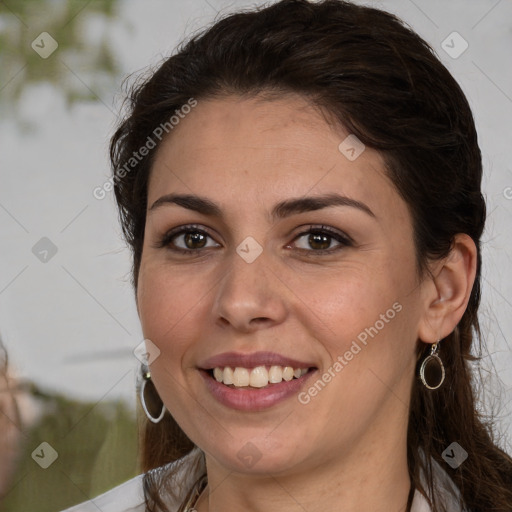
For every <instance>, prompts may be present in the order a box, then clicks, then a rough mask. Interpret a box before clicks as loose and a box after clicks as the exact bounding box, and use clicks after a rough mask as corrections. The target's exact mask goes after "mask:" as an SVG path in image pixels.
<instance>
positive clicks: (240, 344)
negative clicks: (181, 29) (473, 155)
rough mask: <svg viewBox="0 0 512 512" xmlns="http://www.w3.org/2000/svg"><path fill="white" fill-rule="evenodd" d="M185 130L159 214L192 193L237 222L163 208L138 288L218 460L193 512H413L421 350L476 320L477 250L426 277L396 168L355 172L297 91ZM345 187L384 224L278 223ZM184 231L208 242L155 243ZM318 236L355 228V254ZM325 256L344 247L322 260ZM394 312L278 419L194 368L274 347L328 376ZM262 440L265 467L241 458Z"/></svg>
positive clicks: (369, 158)
mask: <svg viewBox="0 0 512 512" xmlns="http://www.w3.org/2000/svg"><path fill="white" fill-rule="evenodd" d="M170 135H171V136H169V137H168V138H167V139H165V140H164V141H163V143H162V145H161V146H160V148H159V150H158V152H157V154H156V158H155V161H154V166H153V168H152V173H151V176H150V181H149V188H148V206H149V208H150V207H151V205H153V203H154V202H155V201H156V200H157V199H159V198H160V197H161V196H163V195H165V194H169V193H183V194H196V195H199V196H202V197H206V198H208V199H209V200H211V201H213V202H215V203H216V204H217V205H218V206H219V207H220V208H221V210H222V212H223V218H222V219H220V218H217V217H212V216H208V215H204V214H201V213H198V212H195V211H192V210H189V209H186V208H183V207H182V206H178V205H175V204H166V205H163V206H161V207H158V208H154V209H152V210H149V211H148V214H147V219H146V231H145V239H144V247H143V253H142V261H141V267H140V274H139V280H138V283H137V307H138V311H139V316H140V320H141V324H142V328H143V332H144V336H145V337H146V338H149V339H150V340H152V342H153V343H155V345H157V346H158V348H159V350H160V351H161V353H160V356H159V357H158V358H156V360H155V361H154V362H153V364H152V365H151V374H152V378H153V381H154V382H155V385H156V387H157V390H158V392H159V394H160V396H161V398H162V400H163V402H164V403H165V405H166V407H167V408H168V409H169V411H170V412H171V413H172V415H173V416H174V418H175V419H176V420H177V421H178V423H179V424H180V426H181V427H182V428H183V430H184V431H185V432H186V433H187V435H188V436H189V437H190V438H191V439H192V440H193V441H194V442H195V443H196V444H197V445H198V446H199V447H200V448H201V449H202V450H203V451H204V452H205V454H206V462H207V471H208V482H209V483H208V487H207V490H206V492H204V493H203V494H202V496H201V498H200V500H199V502H198V503H197V505H196V509H197V510H198V511H199V512H204V511H207V510H210V511H220V510H243V509H245V510H251V511H260V510H261V511H265V512H267V511H268V510H271V509H272V510H280V511H281V512H287V511H292V510H294V511H295V510H307V511H310V512H317V511H318V512H319V511H325V510H338V509H339V506H340V504H343V510H344V511H354V512H355V511H361V510H372V511H375V512H379V511H382V512H384V511H386V512H389V511H395V510H396V511H399V510H405V506H406V502H407V495H408V492H409V487H410V480H409V477H408V473H407V460H406V432H407V419H408V412H409V402H410V392H411V385H412V381H413V378H415V377H414V369H415V363H416V349H417V343H418V340H421V341H422V342H425V343H433V342H435V341H437V340H438V339H440V338H443V337H444V336H446V335H448V334H449V333H450V332H451V331H452V330H453V329H454V327H455V326H456V324H457V322H458V321H459V320H460V318H461V317H462V314H463V312H464V310H465V308H466V305H467V301H468V299H469V294H470V291H471V287H472V285H473V281H474V275H475V264H476V263H475V262H476V249H475V247H474V244H473V242H472V241H471V240H470V239H469V237H467V236H466V235H458V236H457V239H456V243H455V245H454V249H453V251H452V253H451V254H450V255H449V256H448V257H447V258H445V259H444V260H441V261H438V262H435V263H432V265H431V270H432V276H429V277H425V278H421V279H420V276H419V275H418V271H417V266H416V261H415V256H414V244H413V228H412V221H411V216H410V213H409V210H408V208H407V205H406V204H405V202H404V201H403V200H402V199H401V197H400V196H399V195H398V192H397V191H396V189H395V187H394V185H393V184H392V182H391V181H390V180H389V178H387V177H386V175H385V173H384V164H383V160H382V158H381V156H380V155H379V153H377V152H376V151H374V150H371V149H370V148H366V149H365V151H364V152H363V153H362V154H361V155H360V156H359V157H358V158H357V159H356V160H355V161H349V160H348V159H347V158H346V157H345V156H344V155H343V154H342V153H341V152H340V151H339V150H338V145H339V144H340V142H342V141H343V140H344V139H345V137H346V136H347V135H348V133H347V132H346V131H344V130H343V129H342V128H341V127H340V126H338V125H333V124H330V123H328V122H327V120H326V118H325V117H324V116H322V115H321V113H320V112H319V111H318V110H317V109H314V108H313V107H312V106H311V105H310V104H309V103H308V102H307V101H306V100H305V99H303V98H301V97H299V96H293V95H290V96H286V97H285V96H283V97H282V98H281V99H278V100H272V101H268V100H263V99H261V98H259V97H255V98H250V99H249V98H241V97H233V96H229V97H223V98H217V99H210V100H204V101H203V100H201V101H199V102H198V105H197V106H196V107H195V108H194V109H193V110H192V112H191V113H190V114H188V115H187V116H186V118H185V119H183V120H182V121H180V124H179V125H178V126H177V127H176V128H175V129H174V130H173V132H172V133H171V134H170ZM332 192H337V193H339V194H341V195H344V196H347V197H349V198H352V199H355V200H357V201H360V202H362V203H364V204H365V205H366V206H367V207H368V208H369V209H370V210H371V211H372V212H373V214H374V216H372V215H369V214H368V213H366V212H364V211H362V210H360V209H357V208H355V207H351V206H331V207H328V208H324V209H320V210H316V211H311V212H303V213H298V214H294V215H291V216H290V217H287V218H283V219H277V220H272V219H271V218H270V215H269V212H270V211H271V209H272V207H273V206H274V205H275V204H276V203H278V202H280V201H283V200H286V199H291V198H300V197H303V196H318V195H323V194H327V193H332ZM187 224H197V225H198V229H202V230H206V231H208V234H209V237H208V238H206V239H205V240H206V242H204V241H199V242H197V241H196V242H195V245H194V242H193V241H192V243H191V242H190V241H189V245H185V237H184V236H183V235H182V236H180V235H178V236H177V237H176V238H174V240H173V243H174V244H175V245H176V246H178V247H181V248H191V247H192V249H191V252H190V253H189V254H186V255H184V254H179V253H176V252H173V251H172V250H171V248H172V243H170V244H169V245H168V246H167V247H158V243H159V241H160V240H161V239H162V238H163V237H164V235H165V234H166V233H167V232H168V231H169V230H170V229H172V228H175V227H178V226H185V225H187ZM310 225H313V226H314V227H321V226H322V225H324V226H328V227H330V228H332V229H334V230H337V231H339V232H341V233H346V234H347V235H349V237H350V238H351V239H352V240H353V244H352V245H344V244H341V243H340V242H338V241H337V240H336V239H335V238H327V241H326V245H324V246H322V243H321V242H320V243H319V242H316V244H315V241H313V242H311V241H308V234H307V232H308V229H309V227H310ZM192 231H194V230H193V229H192ZM304 233H306V234H304ZM299 235H300V236H299ZM248 236H250V237H253V238H254V239H255V240H256V241H257V242H258V243H259V244H260V245H261V246H262V248H263V252H262V253H261V255H260V256H259V257H258V258H257V259H256V260H255V261H254V262H253V263H250V264H249V263H247V262H246V261H245V260H244V259H242V258H241V257H240V256H239V254H238V253H237V252H236V248H237V246H238V245H239V244H240V243H241V242H242V241H243V240H244V239H245V238H246V237H248ZM205 245H206V246H205ZM324 247H327V248H329V249H336V248H337V249H339V250H335V251H333V252H331V253H330V254H319V253H318V252H317V251H318V249H319V248H324ZM192 251H195V252H192ZM394 303H399V304H400V305H401V306H402V309H401V311H400V312H399V313H397V314H396V316H395V317H394V318H393V319H392V320H390V321H389V322H387V323H385V326H384V327H383V328H382V329H380V330H379V332H378V334H377V335H374V337H373V338H369V340H368V343H367V345H366V346H363V348H362V350H361V351H360V352H359V353H358V354H357V355H355V356H354V358H353V359H352V360H351V361H350V362H348V364H347V365H346V366H345V367H344V368H343V370H342V371H340V372H338V373H336V376H335V377H334V378H332V380H331V381H330V382H329V383H328V384H327V385H326V386H325V387H324V388H323V389H322V390H321V392H319V393H318V394H317V395H316V396H315V397H313V398H312V399H311V401H310V402H309V403H308V404H306V405H304V404H301V403H300V402H299V401H298V400H297V397H296V396H293V397H291V398H288V399H286V400H285V401H284V402H281V403H279V404H277V405H275V406H273V407H272V408H270V409H268V410H264V411H259V412H242V411H237V410H233V409H230V408H228V407H226V406H224V405H222V404H220V403H219V402H217V401H216V400H214V399H213V398H212V396H211V395H210V394H209V392H208V391H207V388H206V386H205V384H204V382H203V379H202V378H201V376H200V375H199V372H198V370H197V366H198V364H199V362H200V361H204V360H205V359H206V358H208V357H211V356H213V355H217V354H220V353H222V352H226V351H237V352H242V353H252V352H256V351H260V350H270V351H274V352H278V353H280V354H283V355H285V356H290V357H293V358H295V359H298V360H301V361H306V362H311V363H314V366H316V367H317V368H318V373H317V375H316V377H315V378H314V379H313V380H310V383H311V384H312V383H313V382H314V381H315V380H317V378H318V377H320V376H321V375H322V374H323V373H324V372H326V371H327V370H328V369H329V368H331V367H332V366H333V364H334V362H335V361H336V359H337V357H338V356H343V354H345V352H346V351H347V350H348V349H349V348H350V346H351V344H352V341H353V340H355V339H356V338H357V336H358V334H360V333H361V332H362V331H364V330H365V328H368V327H370V326H374V325H375V323H376V321H377V320H378V319H379V318H380V315H381V314H385V313H386V311H387V310H389V309H390V308H391V307H392V305H393V304H394ZM309 385H310V384H309ZM309 385H308V386H309ZM248 442H250V443H252V444H253V445H254V446H255V447H256V449H257V451H258V453H259V454H260V455H261V458H260V459H259V460H258V462H257V463H256V464H254V465H253V466H252V467H247V466H246V465H245V464H244V462H243V461H242V460H241V459H240V458H239V457H238V456H237V454H238V452H239V451H240V450H241V449H242V448H243V447H244V446H246V443H248Z"/></svg>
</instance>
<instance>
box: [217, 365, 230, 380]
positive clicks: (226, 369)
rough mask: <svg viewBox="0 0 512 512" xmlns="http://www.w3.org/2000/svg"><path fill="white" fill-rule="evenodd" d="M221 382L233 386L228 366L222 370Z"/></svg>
mask: <svg viewBox="0 0 512 512" xmlns="http://www.w3.org/2000/svg"><path fill="white" fill-rule="evenodd" d="M219 370H220V368H219ZM214 371H215V370H214ZM222 381H223V382H224V384H233V370H232V369H231V368H230V367H229V366H227V367H226V368H224V378H223V379H222Z"/></svg>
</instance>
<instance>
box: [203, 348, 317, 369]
mask: <svg viewBox="0 0 512 512" xmlns="http://www.w3.org/2000/svg"><path fill="white" fill-rule="evenodd" d="M226 366H229V367H231V368H236V367H237V366H239V367H241V368H255V367H256V366H291V367H292V368H310V367H312V366H314V365H313V364H311V363H305V362H303V361H298V360H297V359H292V358H291V357H286V356H283V355H281V354H276V353H275V352H253V353H252V354H241V353H238V352H223V353H222V354H218V355H216V356H213V357H210V358H208V359H206V360H205V361H202V362H201V363H200V364H198V367H199V368H201V369H203V370H212V369H213V368H217V367H218V368H225V367H226Z"/></svg>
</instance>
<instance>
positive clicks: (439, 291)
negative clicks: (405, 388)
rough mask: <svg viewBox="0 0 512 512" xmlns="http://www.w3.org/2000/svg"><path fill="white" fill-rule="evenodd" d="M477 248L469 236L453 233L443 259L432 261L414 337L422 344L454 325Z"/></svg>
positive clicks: (462, 307)
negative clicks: (448, 248) (452, 238)
mask: <svg viewBox="0 0 512 512" xmlns="http://www.w3.org/2000/svg"><path fill="white" fill-rule="evenodd" d="M476 266H477V250H476V245H475V242H474V241H473V239H472V238H471V237H470V236H469V235H467V234H465V233H459V234H457V235H455V239H454V242H453V246H452V249H451V251H450V253H449V254H448V256H446V258H443V259H442V260H440V261H436V262H434V264H433V265H432V268H431V273H432V275H431V277H427V278H425V282H424V283H423V286H424V294H423V296H424V310H423V315H422V317H421V319H420V324H419V329H418V337H419V339H420V340H422V341H424V342H425V343H435V342H436V341H437V340H439V339H442V338H445V337H446V336H448V335H449V334H450V333H451V332H452V331H453V330H454V329H455V327H456V326H457V324H458V323H459V321H460V319H461V318H462V315H463V314H464V312H465V311H466V307H467V305H468V302H469V298H470V296H471V290H472V289H473V283H474V282H475V276H476Z"/></svg>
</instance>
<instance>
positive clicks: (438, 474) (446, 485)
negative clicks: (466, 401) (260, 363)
mask: <svg viewBox="0 0 512 512" xmlns="http://www.w3.org/2000/svg"><path fill="white" fill-rule="evenodd" d="M197 453H198V449H197V448H195V449H194V450H193V451H192V452H191V453H189V454H188V455H186V456H185V457H184V458H183V461H185V460H186V459H190V460H193V459H195V457H196V455H197ZM186 466H187V465H186V464H184V466H183V467H185V469H186ZM433 466H434V471H435V478H436V481H437V488H438V490H439V493H441V494H443V496H447V505H448V507H449V508H448V511H449V512H464V511H461V510H460V508H459V505H458V504H457V502H456V497H455V496H458V494H459V492H458V490H457V489H456V487H455V485H454V484H453V482H452V480H451V479H450V478H449V477H448V475H447V473H446V472H445V471H444V470H443V469H442V468H441V466H439V464H437V463H436V462H435V461H433ZM201 474H202V471H200V472H198V473H192V474H191V475H189V476H188V478H186V479H183V480H182V481H183V484H184V485H182V486H181V488H182V490H183V492H182V495H181V496H179V498H178V501H171V502H169V510H171V511H173V512H175V511H176V510H178V508H179V507H180V505H181V503H182V502H183V500H184V499H185V494H186V493H187V491H188V489H190V487H191V486H192V485H193V483H194V482H195V481H196V479H197V478H198V477H199V476H201ZM178 475H180V476H179V477H178V478H180V477H181V475H182V472H181V473H178ZM143 478H144V475H138V476H136V477H135V478H132V479H131V480H128V481H127V482H125V483H124V484H121V485H119V486H117V487H115V488H114V489H111V490H110V491H108V492H106V493H105V494H102V495H100V496H98V497H97V498H94V499H92V500H89V501H86V502H84V503H81V504H79V505H75V506H74V507H71V508H68V509H66V510H64V511H62V512H98V511H101V512H145V510H146V509H145V501H144V492H143V488H142V479H143ZM449 489H451V492H450V490H449ZM454 494H455V496H454ZM411 512H432V511H431V508H430V506H429V504H428V502H427V500H426V499H425V498H424V497H423V495H422V494H421V493H420V492H419V491H418V490H416V491H415V493H414V499H413V502H412V506H411Z"/></svg>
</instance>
